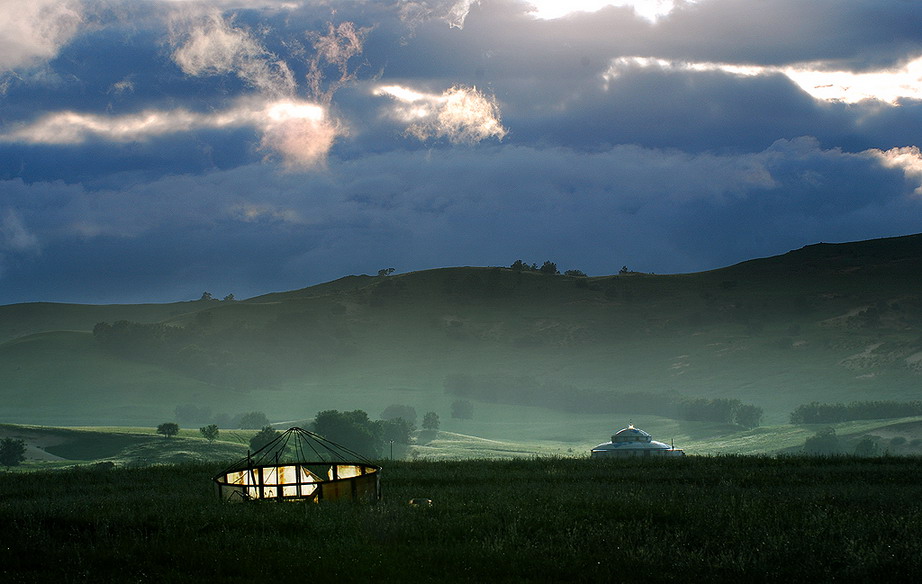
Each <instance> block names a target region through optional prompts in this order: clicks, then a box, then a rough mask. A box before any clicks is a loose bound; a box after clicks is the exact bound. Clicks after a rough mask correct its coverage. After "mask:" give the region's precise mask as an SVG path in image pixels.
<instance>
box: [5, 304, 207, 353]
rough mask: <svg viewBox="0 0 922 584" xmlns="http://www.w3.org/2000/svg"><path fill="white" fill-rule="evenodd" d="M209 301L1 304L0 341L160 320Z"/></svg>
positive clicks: (201, 305)
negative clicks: (102, 324) (101, 324)
mask: <svg viewBox="0 0 922 584" xmlns="http://www.w3.org/2000/svg"><path fill="white" fill-rule="evenodd" d="M207 304H210V303H206V302H174V303H170V304H107V305H90V304H63V303H53V302H31V303H24V304H9V305H6V306H0V343H2V342H4V341H8V340H10V339H15V338H17V337H24V336H27V335H31V334H35V333H40V332H48V331H56V330H82V331H91V330H93V326H94V325H95V324H96V323H97V322H102V321H109V322H114V321H117V320H131V321H137V322H159V321H161V320H165V319H168V318H172V317H175V316H178V315H180V314H184V313H186V312H195V311H198V310H200V309H201V308H203V307H204V306H205V305H207Z"/></svg>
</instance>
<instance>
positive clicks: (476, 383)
mask: <svg viewBox="0 0 922 584" xmlns="http://www.w3.org/2000/svg"><path fill="white" fill-rule="evenodd" d="M444 389H445V392H446V393H448V394H449V395H452V396H456V397H461V398H472V399H477V400H480V401H485V402H491V403H505V404H513V405H531V406H542V407H547V408H552V409H557V410H563V411H567V412H572V413H580V414H583V413H626V412H630V413H631V414H635V415H636V414H647V415H656V416H663V417H667V418H672V419H676V420H687V421H696V422H719V423H724V424H736V425H739V426H742V427H744V428H755V427H757V426H758V425H759V424H761V423H762V415H763V411H762V408H760V407H758V406H755V405H752V404H744V403H743V402H742V401H740V400H738V399H730V398H692V397H685V396H681V395H678V394H676V393H673V392H660V393H654V392H625V393H618V392H611V391H601V390H589V389H582V388H578V387H574V386H572V385H569V384H562V383H556V382H544V383H542V382H541V381H539V380H537V379H535V378H534V377H532V376H529V375H523V376H504V375H495V376H473V375H470V374H467V373H458V374H453V375H449V376H447V377H446V378H445V381H444Z"/></svg>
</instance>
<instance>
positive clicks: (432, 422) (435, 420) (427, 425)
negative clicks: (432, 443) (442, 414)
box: [423, 412, 439, 431]
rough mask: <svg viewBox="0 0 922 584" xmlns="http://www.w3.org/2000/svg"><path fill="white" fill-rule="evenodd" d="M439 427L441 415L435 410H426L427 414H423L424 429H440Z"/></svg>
mask: <svg viewBox="0 0 922 584" xmlns="http://www.w3.org/2000/svg"><path fill="white" fill-rule="evenodd" d="M438 429H439V415H438V414H437V413H435V412H426V415H425V416H423V430H432V431H435V430H438Z"/></svg>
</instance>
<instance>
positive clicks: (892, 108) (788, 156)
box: [0, 0, 922, 304]
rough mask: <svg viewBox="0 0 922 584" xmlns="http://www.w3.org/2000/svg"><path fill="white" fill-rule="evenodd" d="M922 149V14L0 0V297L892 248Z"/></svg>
mask: <svg viewBox="0 0 922 584" xmlns="http://www.w3.org/2000/svg"><path fill="white" fill-rule="evenodd" d="M574 10H575V11H574ZM920 131H922V2H911V1H905V0H811V1H810V2H803V0H796V1H795V0H695V1H693V0H671V1H670V0H649V1H642V0H635V1H628V0H619V1H617V2H605V1H602V0H586V1H584V2H579V1H572V0H571V1H565V2H555V1H550V0H540V1H539V0H534V1H532V2H524V1H520V0H480V1H478V0H399V1H398V0H378V1H370V0H368V1H362V0H355V1H332V0H285V1H282V0H214V1H210V2H198V1H193V0H185V1H183V0H32V1H31V2H29V3H23V2H20V1H19V0H0V304H11V303H18V302H32V301H54V302H80V303H137V302H170V301H179V300H194V299H197V298H199V297H200V296H201V295H202V293H203V292H206V291H207V292H209V293H211V294H213V295H214V296H215V297H218V298H222V297H224V296H226V295H228V294H234V296H235V297H236V298H238V299H242V298H248V297H252V296H256V295H259V294H263V293H268V292H274V291H284V290H293V289H298V288H303V287H305V286H309V285H313V284H318V283H322V282H326V281H330V280H334V279H336V278H339V277H342V276H346V275H350V274H376V273H377V272H378V270H380V269H383V268H391V267H393V268H395V270H396V272H397V273H402V272H409V271H414V270H423V269H429V268H438V267H447V266H468V265H470V266H509V265H510V264H512V263H513V262H514V261H515V260H517V259H522V260H523V261H525V262H526V263H537V264H539V265H540V264H542V263H543V262H544V261H546V260H550V261H553V262H555V263H556V264H557V266H558V268H559V269H560V270H561V271H564V270H581V271H583V272H585V273H587V274H589V275H608V274H615V273H617V272H618V270H619V269H620V268H621V267H622V266H627V267H629V268H630V269H632V270H636V271H643V272H653V273H658V274H669V273H686V272H696V271H702V270H709V269H715V268H720V267H724V266H728V265H732V264H734V263H737V262H740V261H744V260H747V259H751V258H755V257H765V256H771V255H776V254H781V253H785V252H787V251H789V250H792V249H797V248H800V247H802V246H804V245H809V244H813V243H818V242H843V241H857V240H864V239H871V238H877V237H889V236H898V235H908V234H912V233H918V232H922V154H920V151H919V145H920V143H922V135H920Z"/></svg>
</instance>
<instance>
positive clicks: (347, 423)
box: [313, 406, 438, 458]
mask: <svg viewBox="0 0 922 584" xmlns="http://www.w3.org/2000/svg"><path fill="white" fill-rule="evenodd" d="M408 407H409V406H391V411H392V412H393V411H395V410H396V409H400V408H408ZM410 409H412V408H410ZM412 414H413V418H414V420H415V410H414V411H413V413H412ZM430 414H431V415H430ZM424 423H426V424H428V425H429V426H433V425H434V427H435V429H437V428H438V415H437V414H435V413H434V412H429V413H427V414H426V417H425V418H424ZM313 430H314V432H316V433H317V434H320V435H321V436H323V437H324V438H326V439H327V440H331V441H332V442H336V443H337V444H341V445H343V446H345V447H346V448H349V449H350V450H354V451H356V452H358V453H359V454H362V455H365V456H368V457H371V458H375V457H380V456H381V455H382V454H383V453H384V450H385V447H386V446H387V445H390V444H392V443H393V444H402V445H407V444H410V442H411V439H412V437H413V432H415V431H416V424H415V422H411V421H410V420H407V419H405V418H403V417H401V416H397V417H392V418H390V419H383V420H372V419H370V418H369V417H368V413H367V412H365V411H364V410H353V411H349V412H341V411H339V410H324V411H322V412H318V413H317V416H316V417H315V418H314V424H313Z"/></svg>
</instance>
